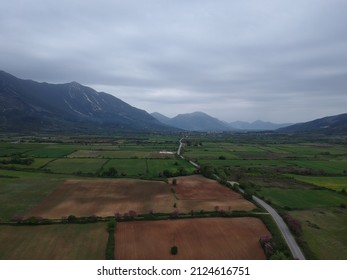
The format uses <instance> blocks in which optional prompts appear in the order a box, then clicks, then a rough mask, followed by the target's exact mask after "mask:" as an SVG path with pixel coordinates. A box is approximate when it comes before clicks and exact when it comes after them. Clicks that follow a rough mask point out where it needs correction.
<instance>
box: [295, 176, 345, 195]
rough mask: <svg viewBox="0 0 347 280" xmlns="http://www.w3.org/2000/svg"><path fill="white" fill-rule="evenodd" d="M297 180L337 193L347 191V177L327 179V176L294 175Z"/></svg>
mask: <svg viewBox="0 0 347 280" xmlns="http://www.w3.org/2000/svg"><path fill="white" fill-rule="evenodd" d="M292 176H293V177H294V178H295V179H296V180H298V181H302V182H306V183H310V184H312V185H315V186H318V187H324V188H327V189H332V190H335V191H342V190H345V191H347V176H340V177H327V176H300V175H292Z"/></svg>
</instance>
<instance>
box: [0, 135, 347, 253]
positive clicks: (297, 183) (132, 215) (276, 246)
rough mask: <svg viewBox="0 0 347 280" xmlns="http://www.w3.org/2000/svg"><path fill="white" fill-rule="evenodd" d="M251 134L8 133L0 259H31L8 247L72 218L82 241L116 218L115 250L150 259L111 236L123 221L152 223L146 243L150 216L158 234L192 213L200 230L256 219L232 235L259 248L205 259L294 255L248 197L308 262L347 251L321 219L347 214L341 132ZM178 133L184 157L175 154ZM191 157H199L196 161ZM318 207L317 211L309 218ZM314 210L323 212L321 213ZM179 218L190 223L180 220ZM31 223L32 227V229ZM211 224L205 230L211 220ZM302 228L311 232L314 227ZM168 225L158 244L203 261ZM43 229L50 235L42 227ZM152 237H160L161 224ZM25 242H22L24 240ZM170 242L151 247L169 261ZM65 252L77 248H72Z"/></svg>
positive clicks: (1, 151)
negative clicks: (276, 218) (315, 137)
mask: <svg viewBox="0 0 347 280" xmlns="http://www.w3.org/2000/svg"><path fill="white" fill-rule="evenodd" d="M261 137H262V139H259V134H247V135H242V134H230V135H222V134H203V133H191V134H185V135H183V138H182V136H181V135H175V134H172V135H169V134H138V133H137V134H131V135H126V134H122V135H121V134H120V135H117V136H89V137H83V136H73V135H66V136H56V135H40V136H26V137H20V136H16V135H6V136H4V137H2V139H1V143H0V156H1V157H0V177H1V184H0V193H1V196H0V202H1V203H0V222H1V225H0V232H1V234H0V239H1V241H5V240H9V238H12V239H13V238H14V239H15V240H14V241H13V242H12V243H11V244H12V245H9V244H8V243H6V242H5V243H6V245H5V244H4V242H1V244H4V245H1V246H6V248H5V247H4V248H2V249H3V250H0V251H3V252H7V253H3V254H2V255H0V258H2V259H30V258H33V259H35V258H38V256H36V255H35V254H37V253H35V251H33V253H32V255H31V257H30V255H27V254H24V251H25V250H24V249H23V248H24V247H18V248H17V245H15V244H17V243H18V242H19V243H21V244H24V243H27V242H29V241H25V240H26V239H25V238H24V235H25V236H27V235H28V234H30V235H33V234H34V235H36V234H39V235H44V234H45V230H44V229H45V228H47V229H48V228H50V227H53V226H54V227H59V230H57V231H56V232H57V233H56V234H58V233H59V232H60V228H64V227H70V226H71V227H72V226H75V227H76V229H77V227H78V226H79V225H81V226H82V224H86V226H85V228H86V230H85V231H84V236H85V237H83V238H92V237H91V236H92V235H93V234H94V233H93V232H94V230H96V229H97V228H98V229H100V228H104V233H103V235H104V236H107V235H108V233H107V231H106V226H107V224H108V223H110V222H112V221H114V222H116V223H117V225H116V226H115V230H114V233H112V234H114V236H115V244H114V249H113V250H114V254H113V257H116V258H120V259H122V258H126V259H129V258H130V259H131V258H135V259H138V258H141V259H148V258H153V257H154V256H153V255H151V254H150V253H149V252H150V250H147V249H145V247H143V248H142V245H141V243H137V241H135V240H138V237H136V235H134V238H135V239H134V242H131V244H133V245H131V246H133V247H132V248H133V249H131V248H129V250H130V251H129V252H131V250H135V251H136V252H140V251H139V250H144V251H145V252H148V254H147V255H146V253H141V255H136V254H131V253H130V255H128V254H124V253H123V252H127V251H128V249H126V247H124V246H125V243H124V241H122V240H123V239H122V237H121V236H128V235H129V234H130V233H127V231H129V230H130V228H131V232H133V233H131V234H136V232H138V231H143V232H144V233H145V232H147V228H148V229H151V230H150V231H148V237H146V238H148V240H147V241H146V243H148V244H151V242H152V241H151V240H155V239H156V237H155V234H154V232H155V231H154V230H153V228H152V223H154V222H155V221H157V222H158V225H159V222H161V223H163V227H168V228H167V230H169V228H171V227H173V228H176V232H177V230H178V229H180V230H179V231H183V232H185V231H188V232H191V231H194V229H189V228H187V225H188V224H189V225H190V226H192V225H193V224H192V223H193V221H194V223H195V221H196V222H198V221H201V223H204V224H205V223H206V225H204V227H207V228H209V227H210V226H209V225H210V223H217V224H219V221H222V220H223V221H224V219H226V221H229V220H230V223H232V224H233V227H235V226H236V228H238V226H237V223H236V224H234V222H233V221H234V220H235V219H252V221H256V223H260V224H262V227H265V228H266V229H267V230H268V231H269V232H268V233H266V232H264V231H261V232H259V233H256V235H254V236H253V237H252V238H251V237H247V238H246V237H245V238H246V239H245V240H244V241H242V242H245V244H248V245H249V246H256V247H257V248H258V249H257V250H260V251H259V252H262V254H263V255H262V257H260V256H261V255H257V256H256V255H252V254H251V255H247V254H245V255H244V254H243V253H241V251H240V253H237V251H233V250H231V251H230V250H227V251H230V255H229V254H226V255H223V256H224V257H222V255H215V257H213V258H217V259H218V258H226V259H228V258H235V259H243V258H246V259H257V258H289V259H290V258H292V257H291V254H290V252H289V250H288V248H287V247H286V245H285V242H284V241H283V238H282V236H281V234H280V233H279V231H278V229H277V227H276V225H275V224H274V222H273V221H272V219H271V217H270V216H269V215H268V213H267V212H266V211H265V210H263V209H262V207H261V206H259V205H257V203H256V202H254V201H253V200H252V199H251V196H252V195H253V194H254V195H257V196H258V197H261V198H262V199H264V200H265V201H266V202H268V203H269V204H271V206H272V207H274V208H275V209H276V210H277V212H278V213H279V214H280V215H281V216H282V217H283V218H284V220H285V221H286V223H287V224H288V226H289V228H290V229H291V231H292V232H293V233H294V235H295V237H296V240H297V242H298V243H299V245H300V247H301V248H302V250H303V251H304V254H305V257H306V258H308V259H312V258H313V259H316V258H317V259H335V258H338V259H340V258H342V259H345V258H347V256H346V255H345V252H346V245H344V244H346V240H345V237H344V236H345V235H344V234H343V232H344V228H343V227H341V228H336V230H335V231H334V233H331V227H332V226H334V227H336V224H337V223H339V221H340V222H341V223H343V222H344V220H345V219H346V215H347V212H346V204H347V196H346V188H345V186H346V185H347V184H346V178H347V177H346V172H345V163H346V162H347V158H346V155H347V149H346V146H345V145H343V143H344V141H345V139H344V138H343V137H340V138H339V139H338V140H337V139H336V138H331V137H328V136H325V137H327V138H326V139H325V143H326V142H329V144H328V145H326V144H324V145H323V144H322V142H317V141H315V143H312V141H303V139H301V138H300V137H297V138H295V137H294V138H293V137H291V138H289V137H288V138H284V137H283V135H271V136H270V135H267V136H266V135H265V134H263V135H262V136H261ZM85 139H87V140H85ZM179 139H181V141H182V145H181V150H180V152H181V154H182V155H183V156H184V158H181V157H179V156H178V155H177V154H176V152H177V150H178V148H179V146H180V144H179V143H180V142H179ZM306 140H307V139H306ZM311 140H312V139H311ZM189 161H193V162H196V163H198V164H199V165H200V169H198V168H196V167H195V166H193V165H192V164H190V163H189ZM227 181H233V182H238V183H239V184H240V186H241V187H242V188H243V189H244V190H245V194H242V193H239V192H238V188H237V187H236V186H235V185H233V186H231V185H230V184H228V183H227ZM300 213H302V215H301V214H300ZM317 215H320V216H322V218H321V219H320V220H317V219H316V218H315V217H316V216H317ZM324 215H329V217H331V219H324V218H323V217H324ZM304 217H306V218H304ZM187 219H188V220H189V219H193V220H192V222H188V220H187ZM213 219H215V220H213ZM216 219H217V220H216ZM219 219H222V220H219ZM293 220H294V221H295V222H293ZM184 221H187V223H185V222H184ZM235 221H236V220H235ZM320 221H322V223H321V222H320ZM323 221H324V223H323ZM164 223H167V225H165V226H164ZM223 223H224V222H223ZM31 224H35V225H37V226H36V227H33V228H31V227H30V225H31ZM217 224H216V225H215V226H216V227H219V225H217ZM88 225H89V226H88ZM147 225H148V226H147ZM153 225H154V224H153ZM293 225H295V226H293ZM28 227H29V228H28ZM181 227H182V229H181ZM194 227H200V226H197V225H196V226H194ZM35 228H37V229H38V231H37V232H36V230H35ZM154 228H155V227H154ZM17 229H18V235H16V237H14V236H13V231H16V230H17ZM29 229H30V230H29ZM50 229H51V228H50ZM28 230H29V231H28ZM235 230H238V229H235ZM240 230H241V231H242V230H245V229H241V228H240ZM27 231H28V232H29V233H27ZM124 231H125V232H124ZM246 231H247V230H246ZM248 231H249V229H248ZM312 231H315V234H314V235H313V233H312ZM21 232H23V234H24V235H23V236H22V233H21ZM88 232H90V233H88ZM170 232H171V233H170V234H169V233H167V234H169V235H168V240H166V241H164V240H163V241H162V242H164V243H165V244H166V245H165V246H166V247H168V246H169V244H170V242H171V243H172V246H173V245H176V246H178V247H179V249H180V252H181V255H180V254H178V255H177V256H174V259H189V258H195V259H196V258H197V259H199V258H201V259H208V256H210V257H212V256H213V255H211V254H210V253H208V254H207V255H205V253H201V254H200V253H198V252H199V251H196V250H198V249H197V247H199V246H198V245H197V247H196V250H195V249H194V248H193V247H194V246H193V247H190V249H189V250H188V249H187V248H186V246H187V245H186V244H187V242H188V243H191V241H188V240H186V239H185V238H187V237H184V236H182V237H179V238H178V237H177V238H178V239H177V240H179V241H176V240H175V238H174V239H172V238H173V237H170V236H175V234H173V231H170ZM223 232H224V230H223V231H222V232H220V233H213V235H215V238H217V239H218V240H226V239H227V240H229V239H230V240H232V238H235V237H232V236H229V235H226V236H224V237H218V236H219V235H220V234H225V232H224V233H223ZM254 233H255V232H254ZM47 234H50V235H52V234H53V235H54V234H55V233H54V231H52V232H51V231H49V232H47ZM71 234H74V235H75V237H72V238H78V236H79V234H80V233H79V231H77V232H74V233H71ZM89 234H90V235H89ZM124 234H125V235H124ZM146 234H147V233H146ZM153 234H154V235H153ZM156 234H159V235H160V233H159V232H158V233H156ZM206 234H207V233H206ZM211 234H212V233H211ZM194 235H196V238H198V239H199V240H201V241H200V242H207V245H208V244H209V242H208V241H206V240H205V241H204V239H205V238H207V237H206V236H205V237H204V236H201V237H198V234H195V233H194ZM146 236H147V235H146ZM209 236H210V235H209ZM264 236H268V237H267V238H270V239H271V240H272V241H271V243H270V244H271V248H272V250H273V251H272V252H266V251H263V249H262V247H261V246H262V244H261V242H259V240H260V239H261V238H264ZM21 238H24V239H23V240H22V239H21ZM42 238H43V237H42ZM49 238H52V240H55V239H56V238H60V237H59V236H56V237H54V236H51V237H49ZM181 238H183V239H181ZM12 239H11V240H12ZM98 239H99V238H98ZM106 240H107V238H106V239H103V241H102V240H99V242H101V244H99V245H98V246H99V247H97V248H98V249H95V248H94V249H92V248H90V249H88V248H86V249H85V250H97V252H96V251H94V253H92V256H94V257H92V258H95V259H99V258H103V257H102V256H105V252H104V253H103V252H102V251H104V250H105V247H108V245H107V244H108V243H107V242H106ZM185 240H186V241H185ZM251 240H253V241H251ZM257 240H258V241H257ZM316 240H325V242H326V243H327V244H326V245H324V246H326V247H327V249H326V250H320V249H319V248H318V247H317V245H315V242H317V241H316ZM252 242H253V243H252ZM334 242H338V243H339V244H340V246H339V247H338V248H335V249H334V250H335V251H336V253H335V254H334V253H332V251H331V250H329V249H328V248H329V246H330V245H328V244H330V243H334ZM102 243H104V245H103V246H102ZM106 243H107V244H106ZM164 243H163V244H164ZM174 243H175V244H174ZM176 243H177V244H176ZM127 244H128V243H127ZM211 244H212V243H211ZM251 244H253V245H251ZM207 245H206V246H207ZM11 246H12V247H11ZM28 246H31V245H30V242H29V243H28ZM69 246H74V245H72V244H71V245H69ZM134 246H135V247H134ZM163 246H164V245H163ZM208 246H209V245H208ZM211 246H212V245H211ZM213 246H217V245H213ZM218 246H221V248H227V246H228V245H226V244H223V243H220V245H218ZM322 246H323V245H322ZM166 247H165V248H166ZM11 248H12V249H11ZM102 248H103V249H102ZM117 248H118V249H117ZM211 248H212V247H211ZM264 248H265V247H264ZM169 249H170V248H166V249H164V248H161V249H160V250H164V251H163V253H160V254H159V255H158V257H157V258H158V259H162V258H163V259H170V258H172V257H173V256H172V255H170V252H169V251H170V250H169ZM22 250H24V251H22ZM52 250H53V249H52ZM68 250H72V251H74V250H75V249H74V248H72V247H71V248H70V249H68ZM118 250H120V251H118ZM158 250H159V248H158ZM187 250H188V251H187ZM206 250H207V252H208V251H209V250H211V249H208V248H206ZM235 250H236V249H235ZM243 250H245V249H243ZM53 251H54V250H53ZM14 252H16V253H14ZM91 252H92V251H91ZM164 252H166V253H164ZM254 252H255V251H254ZM55 254H57V255H55ZM83 254H85V253H81V254H77V253H71V254H70V253H67V254H66V256H64V255H61V254H58V253H57V252H49V253H47V255H45V254H44V255H41V257H42V258H47V259H55V258H58V259H65V258H66V259H70V258H71V259H87V257H86V255H83ZM41 257H40V258H41Z"/></svg>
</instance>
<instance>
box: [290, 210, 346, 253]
mask: <svg viewBox="0 0 347 280" xmlns="http://www.w3.org/2000/svg"><path fill="white" fill-rule="evenodd" d="M291 215H292V216H294V217H295V218H296V219H298V220H300V221H301V224H302V226H303V237H304V239H305V240H307V242H308V245H309V247H310V249H311V250H312V251H313V253H314V254H315V255H316V257H317V258H318V259H323V260H346V259H347V234H346V232H347V210H346V209H341V208H321V209H319V210H302V211H291Z"/></svg>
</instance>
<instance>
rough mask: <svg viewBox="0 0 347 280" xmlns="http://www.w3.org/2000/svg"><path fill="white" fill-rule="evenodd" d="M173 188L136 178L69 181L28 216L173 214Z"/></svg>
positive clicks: (161, 183)
mask: <svg viewBox="0 0 347 280" xmlns="http://www.w3.org/2000/svg"><path fill="white" fill-rule="evenodd" d="M173 204H174V196H173V194H172V191H171V186H170V185H168V184H166V183H164V182H158V181H143V180H133V179H117V180H68V181H66V182H64V183H63V184H62V185H61V186H59V187H58V188H57V189H56V190H55V191H54V192H52V193H51V194H50V195H49V196H48V197H46V199H44V201H43V202H42V203H41V204H40V205H38V206H37V207H35V208H34V209H33V210H31V211H30V212H29V213H28V214H27V216H32V215H34V216H43V217H45V218H61V217H62V216H68V215H75V216H90V215H97V216H113V215H114V214H115V213H121V214H123V213H125V212H128V211H129V210H134V211H136V212H137V213H149V212H150V211H151V210H153V211H155V212H168V213H169V212H172V211H173V209H174V208H173Z"/></svg>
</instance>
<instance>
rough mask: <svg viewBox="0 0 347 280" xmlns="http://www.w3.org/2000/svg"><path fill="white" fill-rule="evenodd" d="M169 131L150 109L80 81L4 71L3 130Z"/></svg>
mask: <svg viewBox="0 0 347 280" xmlns="http://www.w3.org/2000/svg"><path fill="white" fill-rule="evenodd" d="M119 130H121V131H123V130H131V131H165V130H172V128H169V127H167V126H165V125H163V124H162V123H160V122H159V121H158V120H156V119H155V118H154V117H152V116H151V115H149V114H148V113H147V112H146V111H144V110H140V109H137V108H135V107H132V106H130V105H129V104H127V103H125V102H123V101H122V100H120V99H118V98H116V97H114V96H113V95H110V94H107V93H104V92H97V91H95V90H94V89H92V88H89V87H86V86H83V85H81V84H79V83H77V82H71V83H66V84H48V83H38V82H35V81H31V80H22V79H19V78H16V77H14V76H12V75H10V74H8V73H6V72H4V71H0V131H2V132H4V131H20V132H25V131H31V132H35V131H95V132H106V131H119Z"/></svg>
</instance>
